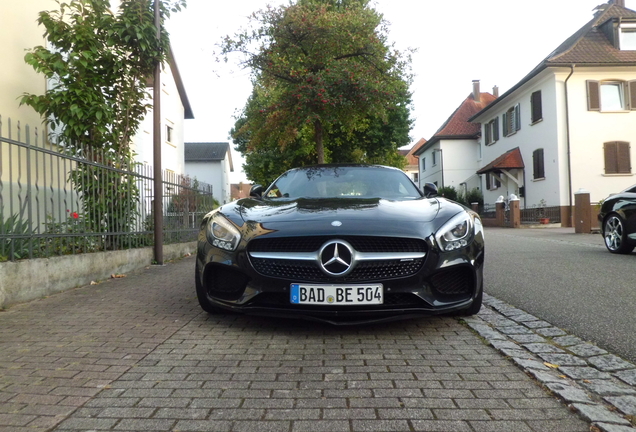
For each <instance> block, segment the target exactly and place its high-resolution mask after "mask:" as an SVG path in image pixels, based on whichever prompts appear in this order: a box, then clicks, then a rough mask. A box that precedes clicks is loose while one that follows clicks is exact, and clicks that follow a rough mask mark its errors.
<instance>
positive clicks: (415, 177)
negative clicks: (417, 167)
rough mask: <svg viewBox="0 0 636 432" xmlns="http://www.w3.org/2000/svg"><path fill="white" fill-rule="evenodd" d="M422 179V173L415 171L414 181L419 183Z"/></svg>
mask: <svg viewBox="0 0 636 432" xmlns="http://www.w3.org/2000/svg"><path fill="white" fill-rule="evenodd" d="M419 181H420V175H419V174H418V173H413V183H418V182H419Z"/></svg>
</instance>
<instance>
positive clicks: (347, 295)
mask: <svg viewBox="0 0 636 432" xmlns="http://www.w3.org/2000/svg"><path fill="white" fill-rule="evenodd" d="M290 301H291V302H292V303H294V304H313V305H326V306H329V305H352V306H354V305H377V304H382V303H383V302H384V290H383V289H382V284H366V285H307V284H291V295H290Z"/></svg>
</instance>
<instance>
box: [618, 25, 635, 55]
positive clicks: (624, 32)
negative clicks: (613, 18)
mask: <svg viewBox="0 0 636 432" xmlns="http://www.w3.org/2000/svg"><path fill="white" fill-rule="evenodd" d="M620 48H621V51H635V50H636V23H635V24H631V23H630V24H622V25H621V27H620Z"/></svg>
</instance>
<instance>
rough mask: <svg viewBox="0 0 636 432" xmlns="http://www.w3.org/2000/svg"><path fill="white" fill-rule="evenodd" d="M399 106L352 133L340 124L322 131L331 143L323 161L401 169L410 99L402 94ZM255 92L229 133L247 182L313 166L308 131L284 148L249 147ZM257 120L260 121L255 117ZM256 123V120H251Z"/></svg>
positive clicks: (270, 144)
mask: <svg viewBox="0 0 636 432" xmlns="http://www.w3.org/2000/svg"><path fill="white" fill-rule="evenodd" d="M399 100H401V102H399V103H396V105H395V107H393V108H391V109H389V110H388V118H387V121H383V120H381V119H379V118H377V117H373V116H370V117H368V118H367V119H365V120H364V122H363V123H362V124H361V127H359V128H358V129H357V130H356V131H354V132H345V131H344V130H343V128H342V127H340V124H338V123H333V124H330V125H328V126H327V127H326V129H325V142H328V143H330V145H329V146H328V148H327V149H326V157H327V159H328V160H329V161H331V162H353V163H379V164H383V165H390V166H395V167H398V168H401V169H402V168H404V166H405V164H406V159H405V158H404V157H403V156H401V155H400V154H399V153H398V148H399V147H402V146H404V145H407V144H408V143H409V142H410V138H409V130H410V128H411V123H412V121H411V119H410V111H409V106H410V98H409V95H408V94H404V95H403V97H402V98H401V99H399ZM259 106H261V104H260V103H259V102H258V92H256V91H255V92H254V94H252V96H251V97H250V99H249V101H248V103H247V105H246V110H245V112H244V115H243V116H241V117H240V118H239V119H238V120H237V121H236V123H235V125H234V128H233V129H232V131H231V135H232V138H233V141H234V145H235V149H236V150H237V151H239V152H240V153H242V154H243V155H244V157H245V164H244V165H243V169H244V171H245V174H246V176H247V178H249V179H250V180H252V181H254V182H256V183H259V184H263V185H268V184H270V183H271V182H272V181H273V180H274V179H275V178H276V177H277V176H278V175H280V174H281V172H283V171H285V170H287V169H290V168H293V167H297V166H303V165H310V164H315V163H316V152H315V146H313V145H312V144H313V141H312V139H313V136H312V134H311V130H310V129H311V128H303V131H304V133H299V134H298V135H297V137H296V139H295V140H294V141H292V142H290V143H288V144H287V145H285V146H284V147H281V146H280V145H279V142H278V141H277V139H276V138H275V137H271V138H270V139H265V140H263V141H261V143H260V144H259V146H258V147H254V146H252V145H251V133H250V131H249V130H248V129H247V128H245V127H243V126H244V125H245V124H246V123H247V121H248V116H249V114H247V113H249V112H250V110H258V109H259ZM256 119H262V118H261V117H256ZM252 120H255V118H252Z"/></svg>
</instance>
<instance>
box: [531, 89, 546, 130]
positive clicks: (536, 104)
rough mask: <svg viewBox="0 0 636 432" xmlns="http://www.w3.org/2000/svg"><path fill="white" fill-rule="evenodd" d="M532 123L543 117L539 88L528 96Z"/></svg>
mask: <svg viewBox="0 0 636 432" xmlns="http://www.w3.org/2000/svg"><path fill="white" fill-rule="evenodd" d="M530 105H531V110H532V113H531V116H532V123H535V122H538V121H539V120H541V119H542V118H543V107H542V105H541V90H539V91H536V92H534V93H532V95H531V96H530Z"/></svg>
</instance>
